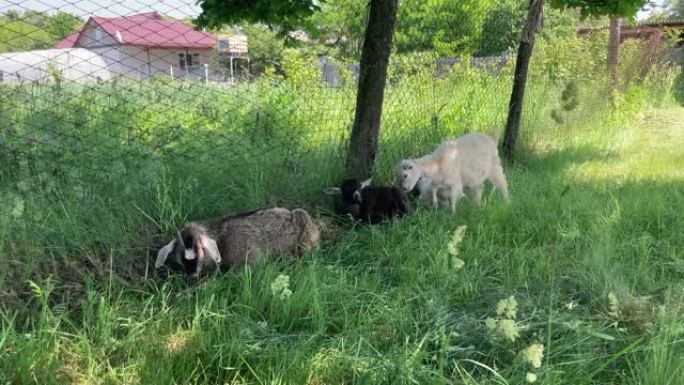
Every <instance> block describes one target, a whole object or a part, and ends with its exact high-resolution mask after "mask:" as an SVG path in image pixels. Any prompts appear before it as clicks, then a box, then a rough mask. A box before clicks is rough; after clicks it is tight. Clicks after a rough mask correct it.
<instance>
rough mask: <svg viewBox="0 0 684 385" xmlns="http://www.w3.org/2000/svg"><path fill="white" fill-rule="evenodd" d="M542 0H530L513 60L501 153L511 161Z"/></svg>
mask: <svg viewBox="0 0 684 385" xmlns="http://www.w3.org/2000/svg"><path fill="white" fill-rule="evenodd" d="M542 5H543V3H542V0H530V7H529V11H528V13H527V21H526V22H525V26H524V28H523V31H522V35H521V37H520V46H519V47H518V58H517V60H516V62H515V75H514V77H513V90H512V92H511V101H510V103H509V104H508V120H507V121H506V129H505V130H504V140H503V145H502V146H503V155H504V157H505V158H506V159H508V161H513V154H514V152H515V142H516V140H517V139H518V131H519V128H520V117H521V115H522V108H523V100H524V99H525V85H526V83H527V69H528V67H529V65H530V58H531V57H532V48H533V47H534V38H535V34H537V33H538V32H540V31H541V28H542V22H543V6H542Z"/></svg>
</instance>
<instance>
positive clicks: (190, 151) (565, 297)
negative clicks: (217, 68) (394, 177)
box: [0, 56, 684, 385]
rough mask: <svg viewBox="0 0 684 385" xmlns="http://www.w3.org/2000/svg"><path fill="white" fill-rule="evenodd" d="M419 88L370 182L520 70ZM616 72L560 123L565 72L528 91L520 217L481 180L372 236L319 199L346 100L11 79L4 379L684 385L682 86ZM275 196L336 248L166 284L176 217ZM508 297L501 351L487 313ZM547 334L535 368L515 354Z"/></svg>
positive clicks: (416, 84)
mask: <svg viewBox="0 0 684 385" xmlns="http://www.w3.org/2000/svg"><path fill="white" fill-rule="evenodd" d="M542 57H543V56H542ZM421 76H423V75H420V74H419V75H415V76H410V77H407V78H406V79H404V80H400V81H397V82H394V83H392V85H391V86H390V88H389V89H388V98H387V103H386V106H385V112H384V116H383V136H382V138H381V147H380V154H379V160H378V170H377V178H378V179H380V180H385V181H387V180H389V176H390V173H391V169H392V166H393V165H394V164H395V163H396V161H397V160H398V159H400V158H401V157H404V156H411V155H417V154H420V153H421V152H424V151H426V150H428V149H431V148H432V147H434V145H435V144H436V143H437V142H439V141H441V140H442V139H443V138H446V137H450V136H455V135H458V134H460V133H462V132H465V131H468V130H474V129H479V130H485V131H486V130H489V129H491V128H494V127H497V126H500V125H501V124H502V122H503V119H504V118H505V106H506V101H507V97H508V90H509V89H510V82H509V81H508V80H507V79H508V77H507V76H502V77H501V78H498V79H494V78H491V77H488V76H484V75H482V74H479V73H477V72H473V71H469V70H465V69H463V68H461V69H459V70H457V71H456V72H455V73H454V74H453V75H452V77H450V78H447V79H442V80H434V81H432V80H431V81H429V82H427V81H426V80H425V79H426V78H422V77H421ZM600 83H601V80H600V79H598V80H596V79H594V80H592V79H583V82H581V83H580V84H581V85H580V90H581V93H582V103H581V105H580V107H579V109H578V110H576V111H571V112H568V113H565V114H566V115H565V117H564V123H562V124H557V123H555V122H554V121H553V119H552V118H551V111H552V110H554V109H556V108H557V107H558V104H559V95H560V93H561V91H562V89H563V86H564V84H565V82H564V81H558V79H551V78H545V77H541V76H540V77H536V78H535V77H533V79H532V82H531V84H530V88H529V93H528V100H527V101H526V102H527V104H526V106H527V107H526V111H525V115H524V116H525V117H524V121H523V130H522V135H521V148H520V151H519V152H518V160H517V162H516V163H515V164H514V165H513V166H507V167H506V172H507V175H508V180H509V186H510V190H511V196H512V200H511V202H510V203H509V204H506V203H504V202H502V201H501V199H500V197H499V196H498V195H497V194H496V193H495V192H491V191H489V190H488V191H487V192H486V194H485V200H486V204H485V205H484V207H481V208H478V207H475V206H474V205H472V203H471V201H470V200H468V199H465V200H463V201H462V202H461V203H460V204H459V206H458V213H457V215H455V216H454V215H451V214H450V213H449V212H448V211H447V210H430V209H419V208H418V209H416V210H415V212H413V213H412V215H410V216H408V217H406V218H404V219H402V220H400V221H395V222H393V223H390V224H386V225H382V226H374V227H356V228H352V227H350V226H346V225H340V224H338V223H335V222H333V221H331V220H330V219H329V216H328V215H327V211H328V209H329V202H328V201H327V200H325V199H324V197H323V196H322V194H321V193H320V190H321V189H322V188H323V187H325V186H327V185H328V184H329V183H332V182H334V181H336V179H337V178H338V177H339V175H340V169H341V165H342V160H343V158H342V156H341V155H340V154H341V149H343V147H344V140H345V138H346V132H348V128H349V125H350V124H351V118H352V116H353V115H352V111H353V90H352V89H351V88H350V87H351V86H348V87H345V88H343V89H338V90H329V89H324V88H320V87H314V86H311V85H306V84H305V85H302V84H298V83H297V82H294V81H289V80H285V81H281V82H271V80H270V79H262V80H261V81H259V82H255V83H252V84H247V85H240V86H238V87H235V88H232V89H221V88H219V87H205V86H200V85H179V84H171V85H164V84H158V85H155V86H154V87H149V86H148V85H144V84H117V85H111V84H106V85H96V86H89V87H76V86H67V87H61V88H60V87H45V86H28V85H24V86H21V87H14V86H3V87H4V88H2V89H1V90H2V93H1V94H0V98H2V100H1V102H2V104H0V123H2V125H0V127H9V126H11V130H12V132H10V131H8V130H7V129H5V130H4V131H2V134H1V135H3V136H2V139H3V141H2V142H0V146H7V147H2V149H3V150H4V151H2V152H0V161H2V162H3V163H2V164H5V165H10V166H11V167H3V168H2V169H1V170H0V176H2V177H3V182H4V183H3V185H4V189H0V190H1V192H2V194H3V195H2V197H3V202H8V203H7V204H5V205H3V206H2V208H0V230H2V231H0V250H2V255H1V256H0V265H2V266H3V269H2V270H0V299H1V300H2V305H1V307H0V320H1V321H0V322H1V324H0V325H1V326H0V384H3V383H11V384H28V383H40V384H53V383H54V384H62V383H73V384H114V383H117V384H118V383H126V384H129V383H131V384H135V383H139V384H171V383H178V384H185V383H207V384H222V383H223V384H243V383H244V384H309V385H323V384H350V383H358V384H506V383H508V384H519V383H524V381H525V375H526V374H527V373H528V372H533V373H535V374H537V376H538V380H537V382H538V383H541V384H634V385H637V384H640V385H641V384H645V385H651V384H652V385H664V384H667V385H679V384H681V383H682V381H684V380H683V379H684V344H683V342H682V341H683V340H684V305H683V303H684V302H682V301H683V300H684V298H683V297H684V259H682V251H683V250H684V236H683V235H682V234H684V233H683V232H682V231H683V230H682V229H684V217H682V215H681V214H682V212H683V211H684V152H682V150H681V149H682V148H683V147H682V146H683V145H684V123H683V122H684V111H683V110H682V109H681V108H674V107H669V104H668V92H667V91H663V87H664V86H663V85H666V84H667V79H650V80H648V81H647V82H645V83H644V84H641V85H639V86H634V87H631V88H629V89H626V90H625V91H624V92H623V93H620V94H618V95H616V97H615V98H613V103H612V104H611V103H610V102H609V100H610V98H607V97H606V95H605V93H603V92H600V91H597V90H601V87H600ZM659 105H660V108H655V107H658V106H659ZM433 116H437V117H438V120H437V122H436V124H433ZM29 139H30V140H29ZM254 154H257V155H256V156H255V155H254ZM13 157H16V158H13ZM5 182H6V183H5ZM8 186H9V188H8ZM269 203H281V204H285V205H288V206H305V207H307V208H309V209H311V210H312V212H313V213H315V215H316V217H317V219H318V220H320V221H321V222H322V224H323V225H324V236H325V239H324V242H323V244H322V245H321V247H320V248H319V249H318V250H316V251H314V252H312V253H310V254H308V255H306V256H304V257H303V258H302V259H301V260H300V261H297V262H293V263H278V262H274V263H269V264H266V265H264V266H262V267H260V268H259V269H255V270H253V271H250V270H240V271H230V272H226V273H224V274H221V275H218V276H213V277H209V278H208V279H205V280H203V281H202V282H200V283H199V284H197V285H193V286H188V285H187V284H186V283H185V282H184V281H183V280H182V279H180V278H179V277H176V276H172V277H170V279H168V280H166V281H163V282H162V281H161V280H158V279H156V277H155V275H154V273H153V272H152V271H151V265H150V263H151V261H152V254H154V253H156V248H157V247H159V246H160V245H162V244H163V243H165V242H164V241H168V239H166V238H168V236H169V234H171V230H172V229H173V228H174V226H177V225H178V224H180V223H182V222H183V221H184V220H186V219H189V218H202V217H205V216H209V215H216V214H220V213H224V212H228V211H233V210H242V209H247V208H252V207H258V206H262V205H265V204H269ZM462 225H465V226H466V232H465V236H464V238H463V240H462V242H461V243H460V244H459V245H458V250H459V255H458V258H460V259H461V260H463V262H464V265H463V266H462V267H461V268H459V265H458V264H457V263H456V262H457V261H456V260H455V259H454V256H452V255H450V254H449V251H448V244H449V242H450V240H451V239H452V233H453V232H454V231H455V230H456V229H457V228H458V227H459V226H462ZM281 274H285V275H288V276H289V277H290V289H291V290H292V295H291V296H290V297H289V298H287V299H285V300H282V299H280V297H279V295H278V294H277V293H275V294H274V293H273V292H272V290H271V283H272V282H273V281H274V280H275V279H276V277H278V276H279V275H281ZM512 295H513V296H515V298H516V300H517V303H518V310H517V317H516V322H517V324H518V328H519V334H520V336H519V338H517V339H516V340H515V341H508V340H505V339H503V338H501V337H500V336H499V335H498V334H497V333H495V332H493V331H492V330H489V329H488V328H487V326H486V325H485V321H486V320H487V319H488V318H493V317H498V316H497V314H496V307H497V303H498V302H499V301H500V300H502V299H504V298H507V297H509V296H512ZM610 298H613V299H612V300H611V299H610ZM533 343H539V344H542V345H543V346H544V358H543V361H542V365H541V367H540V368H532V367H531V366H530V364H529V363H525V362H524V361H523V360H522V359H521V357H520V355H519V352H520V351H521V350H523V349H524V348H526V347H527V346H529V345H530V344H533Z"/></svg>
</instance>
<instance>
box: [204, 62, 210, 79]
mask: <svg viewBox="0 0 684 385" xmlns="http://www.w3.org/2000/svg"><path fill="white" fill-rule="evenodd" d="M204 84H209V64H208V63H204Z"/></svg>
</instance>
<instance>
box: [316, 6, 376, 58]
mask: <svg viewBox="0 0 684 385" xmlns="http://www.w3.org/2000/svg"><path fill="white" fill-rule="evenodd" d="M367 15H368V0H327V1H326V2H325V3H322V4H321V11H320V12H316V13H314V14H313V15H312V16H311V17H310V18H309V21H308V23H307V27H306V30H307V32H308V33H309V36H310V37H311V38H312V39H313V40H315V41H317V42H319V43H321V44H322V45H323V46H326V47H327V46H330V47H334V48H335V49H336V50H337V51H338V53H339V54H340V56H343V57H353V58H358V57H360V56H361V45H362V43H363V36H364V33H365V30H366V20H367Z"/></svg>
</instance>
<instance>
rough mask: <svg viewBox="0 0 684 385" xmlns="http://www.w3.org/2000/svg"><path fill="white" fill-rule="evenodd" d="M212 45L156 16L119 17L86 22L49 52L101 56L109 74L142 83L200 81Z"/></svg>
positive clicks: (211, 40) (182, 25) (213, 40)
mask: <svg viewBox="0 0 684 385" xmlns="http://www.w3.org/2000/svg"><path fill="white" fill-rule="evenodd" d="M216 47H217V39H216V37H214V36H213V35H211V34H209V33H207V32H203V31H197V30H195V29H194V28H193V27H192V26H190V25H188V24H185V23H182V22H180V21H174V20H166V19H164V18H163V17H162V16H161V15H160V14H158V13H157V12H148V13H141V14H136V15H131V16H124V17H114V18H109V17H98V16H92V17H91V18H90V19H88V21H87V22H86V24H85V25H84V26H83V28H81V30H79V31H76V32H74V33H72V34H71V35H69V36H67V37H66V38H65V39H64V40H62V41H60V42H59V43H57V45H56V46H55V48H58V49H68V48H85V49H88V50H90V51H93V52H95V53H96V54H98V55H100V56H102V57H103V58H104V60H105V62H106V63H107V68H108V69H109V71H110V72H111V73H119V74H122V75H125V76H126V77H130V78H135V79H145V78H149V77H150V76H154V75H172V76H174V77H189V78H203V77H204V76H205V75H206V72H205V71H206V69H205V64H208V63H210V62H211V61H212V58H213V57H214V54H215V53H214V52H215V48H216Z"/></svg>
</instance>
